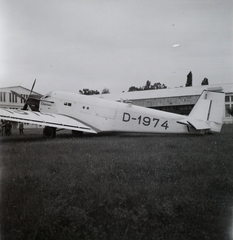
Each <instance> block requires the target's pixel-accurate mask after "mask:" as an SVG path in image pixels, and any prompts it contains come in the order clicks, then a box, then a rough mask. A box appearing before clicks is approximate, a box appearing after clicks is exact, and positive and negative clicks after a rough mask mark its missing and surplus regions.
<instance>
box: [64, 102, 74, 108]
mask: <svg viewBox="0 0 233 240" xmlns="http://www.w3.org/2000/svg"><path fill="white" fill-rule="evenodd" d="M64 105H65V106H69V107H71V106H72V103H69V102H64Z"/></svg>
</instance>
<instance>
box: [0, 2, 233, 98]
mask: <svg viewBox="0 0 233 240" xmlns="http://www.w3.org/2000/svg"><path fill="white" fill-rule="evenodd" d="M0 4H1V8H0V36H1V37H0V64H1V65H0V87H8V86H18V85H20V86H23V87H26V88H29V89H30V88H31V86H32V84H33V81H34V79H37V82H36V86H35V88H34V90H35V91H37V92H39V93H42V94H45V93H47V92H49V91H53V90H62V91H70V92H78V91H79V90H80V89H83V88H89V89H92V90H98V91H100V92H101V91H102V90H103V89H104V88H108V89H109V90H110V93H121V92H122V91H127V90H128V89H129V87H131V86H136V87H140V86H143V85H145V83H146V81H147V80H149V81H151V83H152V84H153V83H157V82H160V83H162V84H165V85H166V86H167V87H168V88H174V87H179V86H185V83H186V80H187V74H188V73H189V72H190V71H192V74H193V86H199V85H201V82H202V80H203V79H204V78H208V80H209V84H219V83H232V82H233V11H232V9H233V1H232V0H195V1H192V0H176V1H174V0H156V1H155V0H143V1H142V0H140V1H139V0H40V1H39V0H38V1H32V0H0Z"/></svg>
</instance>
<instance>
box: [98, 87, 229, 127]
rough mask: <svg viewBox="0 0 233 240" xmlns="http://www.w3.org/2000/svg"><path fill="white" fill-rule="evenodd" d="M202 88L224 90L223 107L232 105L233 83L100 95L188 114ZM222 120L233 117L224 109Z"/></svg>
mask: <svg viewBox="0 0 233 240" xmlns="http://www.w3.org/2000/svg"><path fill="white" fill-rule="evenodd" d="M204 89H208V90H212V91H222V92H225V94H226V96H225V109H227V108H229V107H233V83H225V84H224V83H223V84H215V85H204V86H195V87H179V88H166V89H157V90H146V91H136V92H124V93H121V94H105V95H102V97H104V98H107V99H112V100H116V101H123V100H124V101H130V102H132V103H133V104H135V105H138V106H144V107H149V108H154V109H158V110H163V111H168V112H173V113H179V114H183V115H188V114H189V113H190V111H191V110H192V108H193V106H194V105H195V103H196V101H197V100H198V98H199V96H200V95H201V93H202V91H203V90H204ZM223 121H224V123H233V117H232V116H231V115H230V114H229V113H228V112H227V111H226V110H225V113H224V116H223Z"/></svg>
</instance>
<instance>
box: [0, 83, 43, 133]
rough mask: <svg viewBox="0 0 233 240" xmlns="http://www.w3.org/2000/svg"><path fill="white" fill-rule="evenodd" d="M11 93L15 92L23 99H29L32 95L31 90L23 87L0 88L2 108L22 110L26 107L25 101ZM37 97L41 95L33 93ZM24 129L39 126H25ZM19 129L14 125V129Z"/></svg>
mask: <svg viewBox="0 0 233 240" xmlns="http://www.w3.org/2000/svg"><path fill="white" fill-rule="evenodd" d="M11 91H15V92H17V93H18V94H20V95H21V96H22V97H24V98H25V99H27V97H28V95H29V94H30V89H27V88H25V87H21V86H13V87H4V88H0V108H11V109H21V108H22V107H23V106H24V103H25V100H24V99H22V98H19V97H18V96H16V95H15V94H13V93H12V92H11ZM32 94H35V95H41V94H39V93H37V92H35V91H33V92H32ZM24 127H26V128H27V127H28V128H31V127H38V126H37V125H32V124H24ZM15 128H17V124H16V123H13V129H15Z"/></svg>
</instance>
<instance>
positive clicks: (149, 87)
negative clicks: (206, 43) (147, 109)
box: [79, 71, 209, 95]
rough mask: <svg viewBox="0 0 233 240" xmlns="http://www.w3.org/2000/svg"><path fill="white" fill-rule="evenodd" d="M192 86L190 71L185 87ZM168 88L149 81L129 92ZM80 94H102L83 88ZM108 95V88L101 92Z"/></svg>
mask: <svg viewBox="0 0 233 240" xmlns="http://www.w3.org/2000/svg"><path fill="white" fill-rule="evenodd" d="M201 85H209V81H208V78H204V79H203V80H202V82H201ZM191 86H193V74H192V72H191V71H190V72H189V73H188V75H187V80H186V83H185V87H191ZM166 88H167V86H166V85H165V84H163V83H160V82H157V83H153V84H151V81H149V80H147V81H146V84H145V85H143V86H141V87H136V86H131V87H129V89H128V92H135V91H146V90H156V89H166ZM79 93H81V94H84V95H98V94H100V92H99V91H98V90H90V89H89V88H83V89H82V90H79ZM108 93H110V90H109V89H108V88H104V89H103V90H102V92H101V94H108Z"/></svg>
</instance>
